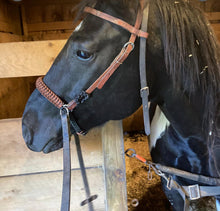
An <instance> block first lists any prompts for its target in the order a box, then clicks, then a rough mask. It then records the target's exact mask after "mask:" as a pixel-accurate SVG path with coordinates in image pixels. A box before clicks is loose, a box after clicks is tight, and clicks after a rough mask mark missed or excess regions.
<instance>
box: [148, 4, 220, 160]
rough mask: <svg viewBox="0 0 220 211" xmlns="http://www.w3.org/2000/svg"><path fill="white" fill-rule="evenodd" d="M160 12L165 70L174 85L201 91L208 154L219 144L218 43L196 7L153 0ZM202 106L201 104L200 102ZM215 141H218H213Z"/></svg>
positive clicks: (191, 91)
mask: <svg viewBox="0 0 220 211" xmlns="http://www.w3.org/2000/svg"><path fill="white" fill-rule="evenodd" d="M152 3H155V4H156V6H157V8H158V10H159V14H160V21H161V23H160V26H161V28H160V29H161V36H162V43H163V49H164V57H165V64H166V69H167V72H168V73H169V75H170V76H171V78H172V81H173V85H174V88H176V89H181V90H182V91H183V92H185V93H187V94H188V95H189V98H190V96H191V95H193V94H195V93H196V91H197V93H198V91H199V92H200V93H201V97H202V98H203V104H204V119H203V130H204V132H205V134H206V140H207V145H208V149H209V154H210V155H212V156H213V157H214V155H213V150H214V148H216V149H217V147H219V145H220V143H219V142H220V46H219V43H218V42H217V39H216V37H215V35H214V32H213V30H212V28H211V27H210V23H209V22H208V21H207V19H206V18H205V16H204V14H203V13H202V12H201V11H200V9H198V8H195V7H193V6H192V5H190V4H189V3H187V2H186V1H184V0H176V1H175V0H153V1H152ZM201 106H202V105H201ZM217 142H218V143H217Z"/></svg>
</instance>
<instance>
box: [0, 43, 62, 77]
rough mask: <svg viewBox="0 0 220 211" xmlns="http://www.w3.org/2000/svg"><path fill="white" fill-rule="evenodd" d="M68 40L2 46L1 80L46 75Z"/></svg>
mask: <svg viewBox="0 0 220 211" xmlns="http://www.w3.org/2000/svg"><path fill="white" fill-rule="evenodd" d="M65 43H66V40H56V41H35V42H16V43H1V44H0V57H1V60H0V78H7V77H24V76H38V75H44V74H46V72H47V71H48V70H49V68H50V66H51V65H52V63H53V61H54V59H55V58H56V56H57V55H58V54H59V52H60V51H61V49H62V48H63V46H64V44H65Z"/></svg>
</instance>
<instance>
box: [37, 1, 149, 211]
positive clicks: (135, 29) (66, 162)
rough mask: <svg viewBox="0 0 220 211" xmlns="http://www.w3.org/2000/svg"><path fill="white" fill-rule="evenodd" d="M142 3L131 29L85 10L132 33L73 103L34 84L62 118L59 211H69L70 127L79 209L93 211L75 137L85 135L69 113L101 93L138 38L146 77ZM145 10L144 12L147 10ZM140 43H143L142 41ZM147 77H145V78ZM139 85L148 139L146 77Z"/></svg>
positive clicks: (41, 85) (145, 36) (86, 9)
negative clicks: (82, 195)
mask: <svg viewBox="0 0 220 211" xmlns="http://www.w3.org/2000/svg"><path fill="white" fill-rule="evenodd" d="M144 4H145V1H144V0H139V9H138V13H137V17H136V22H135V25H134V26H132V25H130V24H128V23H126V22H125V21H123V20H121V19H118V18H116V17H113V16H111V15H108V14H106V13H103V12H101V11H98V10H96V9H94V8H91V7H85V8H84V12H86V13H89V14H92V15H94V16H97V17H99V18H101V19H104V20H107V21H109V22H111V23H114V24H116V25H118V26H121V27H122V28H124V29H125V30H127V31H129V32H130V33H131V35H130V38H129V40H128V42H127V43H125V44H124V46H123V47H122V49H121V51H120V53H119V54H118V55H117V56H116V57H115V59H114V60H113V61H112V63H111V64H110V66H109V67H108V68H107V69H106V70H105V71H104V72H103V73H102V74H101V75H100V76H99V77H98V78H97V79H96V80H95V82H94V83H93V84H92V85H91V86H90V87H89V88H87V89H86V90H85V91H84V90H83V91H81V93H80V94H79V95H78V96H77V97H75V98H74V99H73V100H71V101H70V102H69V103H67V104H65V103H64V102H63V101H62V100H61V98H60V97H59V96H57V95H56V94H55V93H54V92H53V91H52V90H51V89H50V88H49V87H48V86H47V85H46V84H45V83H44V81H43V78H42V77H39V78H38V79H37V81H36V88H37V89H38V91H39V92H40V93H41V95H43V96H44V97H45V98H46V99H47V100H48V101H49V102H51V103H52V104H53V105H54V106H55V107H57V108H58V109H59V110H60V116H61V123H62V133H63V166H64V167H63V169H64V170H63V191H62V202H61V211H69V209H70V190H71V155H70V144H69V143H70V136H71V133H70V124H71V126H72V127H73V129H74V131H75V132H76V134H74V135H75V141H76V147H77V154H78V158H79V163H80V169H81V174H82V177H83V182H84V188H85V191H86V196H87V199H86V200H84V201H83V202H81V206H83V205H85V204H88V206H89V210H90V211H92V210H93V206H92V203H90V202H92V201H93V200H94V199H96V198H97V195H93V196H90V191H89V186H88V181H87V177H86V172H85V167H84V162H83V158H82V153H81V149H80V143H79V138H78V136H77V134H85V133H86V132H85V131H83V130H82V129H80V127H79V126H78V124H77V123H76V121H75V120H74V119H73V118H71V121H70V118H69V112H71V111H73V109H74V108H75V107H76V106H77V105H79V104H81V103H83V102H84V101H85V100H87V99H88V98H89V96H90V95H91V94H92V92H93V91H94V90H95V89H96V88H98V89H101V88H102V87H103V86H104V85H105V83H106V82H107V81H108V79H109V78H110V77H111V75H112V74H113V73H114V72H115V71H116V70H117V68H118V67H119V66H120V65H121V64H122V63H123V62H124V61H125V59H126V58H127V57H128V56H129V54H130V53H131V51H132V50H133V49H134V47H135V44H134V43H135V41H136V38H137V36H138V37H140V42H142V43H144V47H143V48H140V54H141V55H142V56H141V58H140V69H141V68H142V70H140V77H141V78H143V75H142V73H145V74H146V62H145V56H146V54H145V47H146V38H147V37H148V33H147V32H145V31H144V30H145V29H147V28H146V27H147V26H146V27H143V25H142V29H143V30H140V26H141V22H142V19H145V20H146V21H145V22H147V21H148V11H149V3H147V6H146V7H145V8H144ZM146 8H147V9H146ZM143 11H145V14H146V11H147V14H146V15H145V17H144V18H143ZM141 40H142V41H141ZM144 76H146V75H144ZM144 78H145V79H144V80H142V82H141V97H142V102H143V105H144V108H145V109H144V116H146V117H145V118H144V120H145V121H146V122H145V125H147V126H145V128H146V129H145V131H146V133H147V135H149V133H150V123H149V114H148V94H149V93H148V87H147V80H146V77H144Z"/></svg>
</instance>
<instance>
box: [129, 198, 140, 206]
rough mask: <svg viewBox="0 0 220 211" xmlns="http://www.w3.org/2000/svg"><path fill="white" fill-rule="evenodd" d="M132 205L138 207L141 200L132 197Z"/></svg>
mask: <svg viewBox="0 0 220 211" xmlns="http://www.w3.org/2000/svg"><path fill="white" fill-rule="evenodd" d="M131 205H132V207H137V206H138V205H139V201H138V200H137V199H132V201H131Z"/></svg>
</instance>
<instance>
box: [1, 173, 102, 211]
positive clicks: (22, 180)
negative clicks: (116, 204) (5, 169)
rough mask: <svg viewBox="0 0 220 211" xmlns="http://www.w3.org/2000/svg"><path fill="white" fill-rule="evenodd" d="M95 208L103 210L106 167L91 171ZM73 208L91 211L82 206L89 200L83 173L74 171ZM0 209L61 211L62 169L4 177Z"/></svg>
mask: <svg viewBox="0 0 220 211" xmlns="http://www.w3.org/2000/svg"><path fill="white" fill-rule="evenodd" d="M87 177H88V181H89V186H90V192H91V195H94V194H97V195H98V198H97V199H96V200H94V201H93V206H94V210H96V211H103V210H105V208H104V207H105V206H104V183H103V173H102V169H89V170H87ZM71 181H72V184H71V189H72V190H71V205H70V207H71V210H72V211H76V210H77V211H87V210H88V206H87V205H85V206H83V207H82V206H80V202H82V201H83V200H85V199H86V195H85V191H84V187H83V183H82V179H81V173H80V171H79V170H75V171H72V179H71ZM0 187H1V188H0V205H1V206H0V210H7V211H21V210H23V211H30V210H32V211H42V210H44V211H52V210H53V211H56V210H57V211H58V210H60V204H61V193H62V172H54V173H46V174H34V175H25V176H17V177H3V178H1V177H0Z"/></svg>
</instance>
